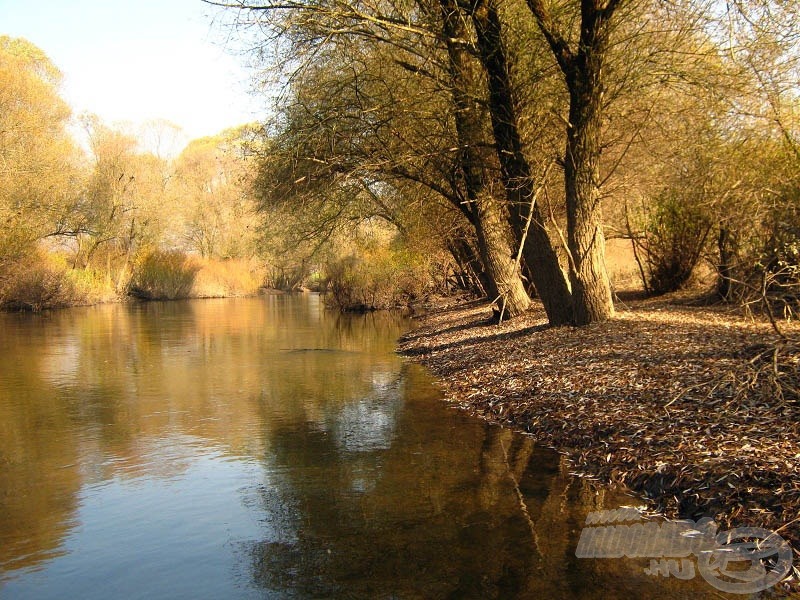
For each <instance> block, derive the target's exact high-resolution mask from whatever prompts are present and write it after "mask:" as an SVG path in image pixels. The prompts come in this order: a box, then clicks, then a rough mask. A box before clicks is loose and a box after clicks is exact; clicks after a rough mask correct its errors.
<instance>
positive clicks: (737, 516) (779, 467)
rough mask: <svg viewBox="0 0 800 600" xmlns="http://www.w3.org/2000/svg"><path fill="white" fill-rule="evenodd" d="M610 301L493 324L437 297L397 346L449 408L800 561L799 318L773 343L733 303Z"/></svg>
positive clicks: (668, 511)
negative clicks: (592, 320)
mask: <svg viewBox="0 0 800 600" xmlns="http://www.w3.org/2000/svg"><path fill="white" fill-rule="evenodd" d="M618 310H619V313H618V316H617V318H615V319H614V320H613V321H612V322H610V323H605V324H597V325H591V326H589V327H584V328H570V327H562V328H549V327H547V325H546V318H545V315H544V312H543V310H541V308H537V309H534V310H532V311H531V312H530V313H529V314H527V315H525V316H523V317H521V318H518V319H514V320H512V321H506V322H504V323H502V324H501V325H495V324H492V323H491V317H492V314H491V310H490V308H489V307H488V306H487V305H486V303H484V302H467V303H460V304H452V303H451V304H446V303H440V304H438V305H436V306H434V307H432V308H430V309H429V310H428V311H427V312H426V313H424V314H423V315H422V316H421V317H419V318H418V319H417V322H418V327H417V328H415V329H414V330H412V331H410V332H409V333H407V334H406V335H405V336H404V337H403V338H401V340H400V343H399V351H400V352H401V353H402V354H404V355H406V356H409V357H411V358H412V359H413V360H415V361H418V362H420V363H422V364H424V365H425V366H426V367H427V368H428V369H430V370H431V371H432V372H433V374H434V375H435V376H436V377H437V378H438V379H439V381H440V385H441V388H442V390H443V392H444V394H445V397H446V398H447V400H448V401H449V402H451V403H452V404H453V405H455V406H458V407H460V408H462V409H465V410H467V411H469V412H471V413H473V414H475V415H478V416H480V417H483V418H484V419H488V420H490V421H494V422H497V423H500V424H502V425H505V426H510V427H513V428H515V429H520V430H523V431H526V432H528V433H530V434H531V435H532V436H533V437H534V438H535V439H536V440H537V441H538V442H539V443H540V444H542V445H545V446H551V447H553V448H556V449H557V450H559V451H561V452H563V453H565V454H566V455H567V456H568V457H569V459H570V461H571V463H572V464H573V465H574V469H575V471H576V472H577V473H579V474H581V475H583V476H588V477H593V478H597V479H599V480H601V481H603V482H607V483H611V484H622V485H624V486H627V487H628V488H629V489H630V490H632V491H633V492H635V493H638V494H640V495H643V496H644V497H646V498H647V499H648V501H649V502H650V504H651V506H652V508H654V509H655V510H658V511H659V512H663V513H664V514H665V515H666V516H668V517H680V518H699V517H701V516H711V517H714V518H715V519H716V521H717V522H718V523H719V524H720V526H721V527H722V528H728V527H735V526H745V525H748V526H757V527H764V528H766V529H770V530H776V531H778V532H779V534H780V535H781V536H783V537H784V539H786V540H788V541H789V542H790V543H791V544H792V546H793V548H794V552H795V566H797V565H798V564H800V399H799V398H798V397H797V393H798V392H797V390H798V388H800V376H799V375H800V373H799V372H800V344H798V340H800V326H798V325H797V324H796V323H791V324H787V325H783V333H784V334H785V335H787V337H788V341H784V342H782V341H781V340H780V338H779V337H778V336H777V335H776V333H775V332H774V330H773V329H772V328H771V326H770V324H769V323H767V322H763V321H760V320H752V319H747V318H744V317H743V316H742V315H741V314H739V313H736V312H735V311H732V310H730V309H728V310H725V309H721V308H709V307H699V306H691V305H688V304H687V303H683V304H681V303H680V302H679V301H676V300H675V299H673V300H664V299H661V300H638V301H632V302H631V303H629V304H628V305H618ZM776 348H777V354H776V350H775V349H776ZM775 369H777V372H778V373H780V376H779V377H778V378H777V379H776V378H775V377H774V376H773V375H774V372H775ZM781 395H783V397H781ZM795 574H797V572H795ZM795 583H797V581H795Z"/></svg>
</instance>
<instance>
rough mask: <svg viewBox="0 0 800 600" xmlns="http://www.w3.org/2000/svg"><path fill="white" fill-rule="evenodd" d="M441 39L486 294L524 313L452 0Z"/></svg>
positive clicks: (445, 1) (525, 302)
mask: <svg viewBox="0 0 800 600" xmlns="http://www.w3.org/2000/svg"><path fill="white" fill-rule="evenodd" d="M440 4H441V8H442V24H443V33H444V39H445V41H446V45H447V52H448V58H449V66H450V76H451V85H452V94H453V103H454V106H455V115H454V118H455V126H456V132H457V135H458V142H459V148H460V153H459V167H460V172H461V174H462V177H463V185H464V190H465V196H466V198H465V200H466V202H467V203H469V206H470V210H471V212H472V214H473V216H474V218H473V219H471V222H472V223H473V225H474V226H475V234H476V238H477V246H478V252H479V254H480V257H481V262H483V265H484V267H485V268H486V274H487V275H488V281H487V290H486V291H487V293H488V294H489V296H490V299H491V300H499V302H500V305H501V310H502V312H503V314H504V315H505V316H506V317H508V318H512V317H514V316H516V315H519V314H521V313H523V312H525V311H526V310H527V309H528V308H529V307H530V303H531V300H530V298H529V297H528V294H527V292H526V291H525V286H524V285H523V282H522V278H521V277H520V273H519V271H518V269H517V268H516V264H515V260H514V256H515V253H514V251H513V249H512V247H511V243H510V240H511V239H512V237H513V236H512V235H511V231H510V228H509V225H508V220H507V218H506V215H505V212H504V210H503V206H502V205H501V204H500V203H499V202H497V200H496V199H495V198H493V197H492V195H491V193H490V190H489V189H488V188H489V186H488V185H487V183H488V181H489V175H488V173H487V168H488V165H489V164H491V162H490V158H489V157H488V156H487V154H488V153H489V152H487V149H488V148H490V146H489V145H488V144H487V143H486V142H485V139H484V135H483V122H484V118H485V115H484V111H483V109H482V107H481V106H480V104H479V103H478V102H476V101H475V99H474V96H473V95H471V94H470V90H475V89H477V82H476V77H475V73H474V67H473V63H472V59H471V57H470V56H469V53H468V51H467V48H466V47H465V44H466V40H467V38H466V30H465V27H464V22H463V20H462V19H461V18H460V16H461V15H460V12H459V9H458V6H457V4H456V0H440Z"/></svg>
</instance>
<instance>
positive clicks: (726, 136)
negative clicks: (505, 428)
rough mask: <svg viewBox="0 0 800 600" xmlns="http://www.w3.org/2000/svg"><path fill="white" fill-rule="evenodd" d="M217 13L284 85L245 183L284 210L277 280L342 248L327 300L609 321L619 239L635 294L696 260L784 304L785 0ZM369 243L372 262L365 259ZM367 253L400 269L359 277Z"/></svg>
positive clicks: (789, 71)
mask: <svg viewBox="0 0 800 600" xmlns="http://www.w3.org/2000/svg"><path fill="white" fill-rule="evenodd" d="M225 10H227V11H228V12H227V14H228V15H229V16H231V24H232V26H233V27H235V28H236V30H237V31H238V32H240V33H241V35H242V37H243V38H244V39H245V40H246V41H247V43H248V44H249V45H250V47H252V48H254V53H255V54H256V55H257V56H258V57H259V58H260V59H261V60H262V61H264V63H263V66H264V67H265V68H264V69H263V73H265V74H267V75H265V79H264V83H265V84H271V85H273V86H274V85H276V84H278V85H280V86H281V89H282V93H281V94H280V95H279V98H278V101H277V105H276V115H277V116H276V118H275V119H274V121H273V122H271V123H270V124H269V125H268V128H267V131H268V136H267V139H268V141H267V142H265V145H264V147H263V148H262V151H261V152H260V157H259V161H258V165H259V169H258V175H257V178H256V180H255V189H256V190H257V192H258V202H259V206H260V209H261V210H262V211H263V213H264V214H266V215H272V216H277V215H281V217H280V219H279V220H280V222H281V224H282V231H283V233H284V236H283V237H282V238H281V240H282V242H283V243H284V244H285V248H286V249H287V250H289V252H287V253H286V254H285V256H287V260H289V258H288V257H289V256H291V257H293V258H292V265H288V264H287V265H286V266H287V269H286V272H287V273H288V272H293V273H295V276H297V277H303V276H304V274H303V273H302V271H303V266H304V265H306V264H307V263H308V261H309V260H311V261H313V260H316V258H318V257H319V256H320V253H324V252H326V251H327V250H326V248H330V247H336V246H337V244H338V245H339V249H338V251H337V254H336V256H338V257H339V258H338V259H337V260H339V271H338V274H337V273H334V280H335V279H336V278H339V279H340V280H341V281H342V285H341V286H340V290H339V293H341V294H342V295H344V296H345V297H344V298H343V301H345V302H350V303H356V304H357V303H358V302H359V301H361V300H355V301H354V300H353V299H352V298H348V297H346V296H347V294H349V293H350V292H352V291H353V290H358V291H359V294H360V298H361V299H363V298H365V297H367V296H369V294H368V293H366V292H365V290H368V289H373V291H375V293H378V288H380V285H379V281H380V280H382V279H383V277H389V278H391V280H392V281H398V282H404V281H405V282H408V281H412V282H415V283H416V284H417V288H419V287H420V286H423V287H424V286H427V285H429V284H431V283H434V284H438V285H440V286H447V285H452V284H453V283H457V284H458V285H461V286H464V287H468V288H471V289H473V290H476V291H478V292H480V293H485V294H486V295H488V296H489V297H490V298H491V299H495V300H496V301H497V305H498V312H500V313H501V314H503V315H504V316H505V317H513V316H514V315H516V314H519V313H520V312H522V311H524V310H526V309H527V308H528V306H529V304H530V302H531V296H538V298H539V299H540V300H541V301H542V303H543V305H544V308H545V310H546V312H547V316H548V318H549V320H550V322H551V323H552V324H562V323H573V324H587V323H591V322H595V321H602V320H605V319H607V318H609V317H611V316H612V315H613V311H614V308H613V302H612V294H613V284H612V282H611V281H610V280H609V277H608V274H607V268H606V265H605V256H604V251H605V240H606V238H608V237H619V238H623V239H626V240H629V241H630V243H631V244H632V247H633V249H634V250H635V258H636V261H637V263H638V268H637V270H638V272H639V274H640V277H641V279H642V285H643V287H644V288H645V290H646V291H648V292H650V293H653V294H659V293H665V292H669V291H672V290H675V289H678V288H680V287H681V286H683V285H685V284H686V283H687V282H688V281H689V280H690V279H691V277H692V275H693V273H695V272H696V270H697V268H698V266H699V265H705V266H706V267H710V269H711V271H712V273H713V276H714V279H715V285H714V289H713V290H712V292H713V294H714V295H715V297H717V298H719V299H721V300H739V301H744V302H750V301H777V302H780V303H782V304H781V307H782V308H784V309H786V310H791V309H792V303H793V302H796V298H797V294H798V291H799V290H800V287H799V286H798V284H799V283H800V276H799V274H798V262H799V261H800V253H799V249H800V244H799V242H798V240H799V239H800V219H798V207H800V178H799V177H798V176H799V175H800V146H799V145H798V123H800V121H798V113H797V108H798V88H797V81H798V80H800V79H799V78H798V75H799V74H800V73H798V63H797V60H798V37H799V36H800V14H799V11H800V9H798V6H797V5H796V3H789V2H781V1H778V0H774V1H772V0H729V1H728V2H727V3H726V2H718V1H710V0H709V1H702V0H580V1H578V0H526V1H523V0H355V1H353V0H348V1H344V0H316V1H315V2H310V3H309V2H294V1H289V2H284V1H282V2H275V3H273V2H270V1H269V0H267V1H262V0H258V1H254V2H251V1H250V0H235V1H233V2H229V3H226V8H225ZM387 225H388V226H390V229H389V230H388V231H391V233H390V234H389V233H386V230H387ZM376 231H378V232H379V233H380V232H381V231H383V232H384V233H383V235H384V238H385V239H384V240H383V243H382V244H378V246H377V247H379V248H380V249H381V250H380V253H383V256H382V257H377V260H373V261H372V262H371V263H370V262H366V263H365V261H367V259H369V258H370V257H371V258H373V259H375V258H376V252H375V247H376V246H375V244H376V239H377V240H380V235H378V236H376V234H375V232H376ZM365 240H366V241H365ZM342 244H344V245H345V246H346V247H348V248H350V250H352V251H351V252H350V254H351V256H350V257H349V258H348V253H347V252H346V251H343V247H342ZM370 244H372V246H370ZM345 249H346V248H345ZM380 253H377V254H380ZM310 257H312V258H310ZM313 257H316V258H313ZM399 257H405V258H404V259H401V258H399ZM409 257H413V258H409ZM403 260H405V263H404V264H401V263H403ZM381 261H383V263H384V264H390V265H392V267H394V266H397V267H398V269H397V270H392V269H388V270H387V273H388V275H384V276H383V277H381V276H377V277H373V275H375V273H373V272H372V271H371V269H370V268H369V265H370V264H375V265H378V264H381ZM290 266H292V268H288V267H290ZM298 268H299V270H298ZM415 269H416V270H415ZM448 269H449V271H448ZM374 270H377V271H380V270H381V268H378V267H376V269H374ZM401 272H402V273H403V274H404V276H403V277H401V276H400V275H399V273H401ZM437 274H438V275H437ZM348 278H349V279H348ZM359 278H361V279H363V280H365V282H361V283H359V281H357V280H359ZM370 278H372V280H373V281H371V282H370V281H369V280H370ZM375 280H377V281H375ZM348 281H350V284H348ZM353 281H355V283H353ZM403 285H405V284H403ZM401 287H402V286H401ZM334 289H335V288H334ZM403 293H406V292H403ZM407 293H408V294H418V293H420V290H419V289H409V290H408V292H407Z"/></svg>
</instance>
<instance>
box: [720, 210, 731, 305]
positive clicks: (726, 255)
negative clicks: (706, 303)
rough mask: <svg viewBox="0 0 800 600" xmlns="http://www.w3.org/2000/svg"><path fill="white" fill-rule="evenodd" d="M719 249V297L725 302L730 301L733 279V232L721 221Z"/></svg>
mask: <svg viewBox="0 0 800 600" xmlns="http://www.w3.org/2000/svg"><path fill="white" fill-rule="evenodd" d="M717 248H718V249H719V266H718V267H717V297H718V298H719V299H720V300H723V301H725V302H728V301H730V299H731V292H732V291H733V290H732V289H731V288H732V286H731V281H732V279H731V278H732V277H733V251H732V248H731V232H730V230H729V229H728V228H727V227H726V226H725V225H723V224H722V223H720V225H719V236H718V237H717Z"/></svg>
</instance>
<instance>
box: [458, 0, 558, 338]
mask: <svg viewBox="0 0 800 600" xmlns="http://www.w3.org/2000/svg"><path fill="white" fill-rule="evenodd" d="M471 17H472V22H473V24H474V26H475V31H476V33H477V39H478V49H479V52H480V58H481V63H482V64H483V67H484V69H485V71H486V76H487V84H488V88H489V112H490V115H491V119H492V131H493V133H494V139H495V150H496V152H497V158H498V161H499V163H500V174H501V178H502V180H503V186H504V188H505V191H506V198H507V201H508V211H509V217H510V222H511V227H512V229H513V231H514V235H515V239H516V242H517V244H518V245H519V244H520V243H524V245H523V248H522V256H523V258H524V260H525V264H526V265H527V267H528V270H529V272H530V275H531V279H532V281H533V285H534V287H535V288H536V292H537V294H538V296H539V298H540V299H541V301H542V304H543V305H544V309H545V312H546V313H547V318H548V321H549V322H550V324H551V325H565V324H568V323H571V322H572V321H573V307H572V295H571V293H570V288H569V284H568V282H567V279H566V278H565V276H564V272H563V271H562V270H561V267H560V265H559V263H558V255H557V254H556V252H555V250H554V249H553V244H552V242H551V240H550V236H549V235H548V234H547V229H546V227H545V222H546V221H545V218H544V216H543V215H542V212H541V210H540V208H539V205H538V204H537V203H535V202H534V194H535V191H534V189H535V188H534V181H533V176H532V174H531V168H530V164H529V163H528V160H527V158H526V157H525V154H524V153H523V151H522V140H521V138H520V134H519V120H518V116H517V107H516V100H515V98H514V87H513V84H512V81H511V73H510V65H509V58H508V52H507V50H506V47H505V44H504V42H503V37H502V35H503V32H502V24H501V22H500V15H499V14H498V12H497V7H496V5H495V0H479V1H478V2H477V4H473V5H472V9H471ZM529 216H530V217H531V222H530V227H529V228H528V233H527V236H525V235H524V232H525V226H526V223H527V220H528V217H529ZM523 237H524V240H523Z"/></svg>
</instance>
